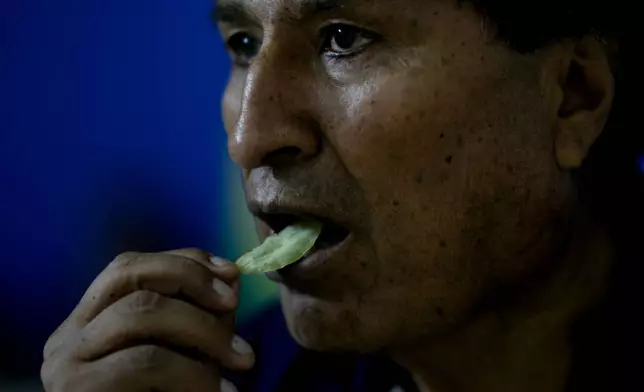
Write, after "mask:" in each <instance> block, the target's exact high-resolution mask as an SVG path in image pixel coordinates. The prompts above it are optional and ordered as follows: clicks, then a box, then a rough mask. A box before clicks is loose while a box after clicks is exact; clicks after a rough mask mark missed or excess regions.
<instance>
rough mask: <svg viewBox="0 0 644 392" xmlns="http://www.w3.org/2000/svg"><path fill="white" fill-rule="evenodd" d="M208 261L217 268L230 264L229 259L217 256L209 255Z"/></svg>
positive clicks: (226, 266)
mask: <svg viewBox="0 0 644 392" xmlns="http://www.w3.org/2000/svg"><path fill="white" fill-rule="evenodd" d="M210 262H211V263H212V264H213V265H214V266H215V267H218V268H228V267H230V265H231V264H232V263H231V262H230V261H228V260H226V259H222V258H221V257H217V256H210Z"/></svg>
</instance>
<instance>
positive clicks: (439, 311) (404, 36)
mask: <svg viewBox="0 0 644 392" xmlns="http://www.w3.org/2000/svg"><path fill="white" fill-rule="evenodd" d="M456 3H457V2H456V0H454V1H448V0H446V1H425V0H405V1H400V0H352V1H328V0H327V1H322V0H318V1H310V0H270V1H267V0H220V2H219V5H218V6H219V7H220V12H219V14H218V18H219V19H220V27H221V31H222V35H223V37H224V39H226V40H227V41H228V42H229V45H230V48H231V53H232V54H233V58H234V61H235V63H236V64H234V66H233V70H232V74H231V77H230V82H229V85H228V88H227V90H226V94H225V97H224V100H223V113H224V120H225V125H226V131H227V133H228V136H229V151H230V154H231V156H232V158H233V159H234V160H235V162H236V163H237V164H238V165H240V166H241V167H242V168H243V172H244V179H245V188H246V194H247V197H248V199H249V202H250V203H251V206H252V208H255V209H257V210H261V211H262V212H263V213H281V214H285V215H288V214H303V215H315V216H319V217H323V218H324V219H327V220H329V221H332V222H334V223H335V224H337V225H340V226H342V227H343V228H344V229H346V230H347V231H348V232H350V235H349V236H348V237H347V238H344V237H342V238H344V239H342V242H341V243H340V244H339V245H337V244H336V245H335V246H334V247H333V248H332V249H331V250H330V251H327V252H326V254H325V255H323V257H322V256H320V257H317V258H316V259H315V260H313V261H310V262H308V261H305V262H304V263H301V264H298V265H295V266H294V267H293V268H291V269H287V270H286V271H284V272H283V273H282V274H276V275H274V276H273V278H274V279H277V280H279V281H281V285H282V304H283V308H284V311H285V314H286V318H287V322H288V325H289V328H290V330H291V332H292V334H293V335H294V337H295V338H296V339H297V340H298V341H299V342H300V343H301V344H303V345H304V346H306V347H310V348H315V349H322V350H332V349H351V350H359V351H369V350H375V349H379V348H383V347H388V346H393V345H396V344H401V343H404V342H408V341H412V340H414V339H417V338H418V337H419V336H421V335H431V334H435V333H438V332H441V331H444V330H446V329H448V328H450V327H453V326H454V325H455V324H457V323H462V322H465V321H466V320H467V318H468V317H469V316H471V314H472V313H473V312H474V311H476V310H477V309H478V308H479V307H480V306H483V302H484V301H486V300H487V299H489V298H491V297H492V296H493V294H494V293H495V292H497V290H498V289H499V288H500V287H508V284H509V283H519V284H520V282H522V281H523V279H529V276H530V274H531V273H533V272H536V271H537V270H538V269H539V267H543V265H541V264H542V263H543V260H548V259H550V257H549V256H550V255H551V254H553V252H555V251H556V250H557V248H558V247H559V246H560V245H561V243H562V241H563V235H564V233H565V231H566V230H565V225H566V223H567V221H568V219H567V218H568V213H567V211H569V210H570V208H569V205H570V203H571V202H574V196H573V195H574V191H573V187H572V186H571V185H570V181H569V178H568V177H567V175H566V174H565V173H563V172H561V171H560V170H558V168H557V164H556V161H555V159H554V155H553V152H552V151H553V136H552V133H553V123H552V122H553V115H552V114H553V113H551V112H552V104H551V103H550V102H547V101H546V99H545V98H544V97H545V96H547V94H544V93H543V86H542V83H541V80H542V76H543V75H542V72H541V71H542V67H541V64H542V63H543V61H544V59H543V55H541V54H539V53H537V54H534V55H520V54H517V53H515V52H513V51H511V50H510V49H508V48H506V47H505V46H504V45H503V44H501V43H499V42H498V41H496V39H495V37H494V32H493V31H492V27H488V26H487V24H486V23H485V22H483V20H482V19H481V17H480V16H479V15H478V14H477V13H476V12H475V11H474V10H473V8H472V7H471V6H469V4H463V5H461V6H458V5H457V4H456ZM264 218H265V220H266V221H268V222H269V223H270V224H271V225H273V226H276V225H278V224H277V223H276V222H275V220H276V219H277V218H276V217H273V218H271V217H268V218H266V217H264ZM259 226H260V231H262V232H264V233H267V232H268V230H267V227H266V226H267V225H265V224H264V223H262V222H259ZM551 228H557V229H558V230H549V229H551ZM338 240H340V239H336V242H337V241H338Z"/></svg>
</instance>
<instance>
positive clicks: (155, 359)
mask: <svg viewBox="0 0 644 392" xmlns="http://www.w3.org/2000/svg"><path fill="white" fill-rule="evenodd" d="M168 357H169V355H168V352H167V351H166V349H163V348H161V347H159V346H153V345H145V346H137V347H134V348H131V349H129V350H128V351H127V354H126V355H125V358H124V362H125V365H126V367H127V368H129V369H134V370H137V371H155V370H159V369H161V368H163V367H165V366H167V363H168V361H169V358H168Z"/></svg>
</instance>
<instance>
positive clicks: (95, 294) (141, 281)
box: [72, 252, 238, 327]
mask: <svg viewBox="0 0 644 392" xmlns="http://www.w3.org/2000/svg"><path fill="white" fill-rule="evenodd" d="M230 286H231V284H226V283H224V282H223V281H222V280H221V279H219V278H218V276H217V275H216V274H215V273H214V272H213V268H212V267H211V266H208V265H207V263H205V262H203V260H199V261H197V260H195V259H194V258H188V257H184V256H179V255H177V254H172V253H156V254H151V253H134V252H131V253H125V254H122V255H120V256H118V257H117V258H116V259H115V260H114V261H113V262H112V263H110V265H109V266H108V267H107V268H106V269H105V270H104V271H103V272H102V273H101V274H100V275H99V276H98V278H96V280H95V281H94V282H93V283H92V285H91V286H90V288H89V289H88V290H87V292H86V293H85V295H84V296H83V298H82V300H81V302H80V304H79V305H78V306H77V307H76V309H75V310H74V313H73V315H72V318H73V319H74V320H75V322H76V324H77V325H78V326H79V327H83V326H85V325H86V324H87V323H89V322H90V321H91V320H93V319H94V318H95V317H96V316H97V315H98V314H99V313H100V312H102V311H103V310H104V309H105V308H107V307H108V306H109V305H110V304H112V303H114V302H116V301H118V300H119V299H121V298H123V297H125V296H126V295H128V294H130V293H132V292H135V291H152V292H156V293H159V294H162V295H164V296H167V297H172V298H177V299H180V300H184V301H187V302H190V303H192V304H194V305H196V306H198V307H200V308H203V309H205V310H206V311H208V312H212V313H229V312H232V311H234V309H235V308H236V307H237V303H238V300H237V295H236V294H235V292H234V290H233V289H232V288H231V287H230ZM226 288H228V290H223V291H222V289H226Z"/></svg>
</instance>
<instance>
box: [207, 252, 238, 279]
mask: <svg viewBox="0 0 644 392" xmlns="http://www.w3.org/2000/svg"><path fill="white" fill-rule="evenodd" d="M210 264H211V265H212V266H213V267H215V269H216V270H217V272H218V273H220V274H223V275H225V276H226V277H227V278H229V279H234V278H236V277H237V276H239V268H238V267H237V264H235V263H233V262H231V261H229V260H226V259H224V258H221V257H217V256H212V255H211V256H210Z"/></svg>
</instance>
